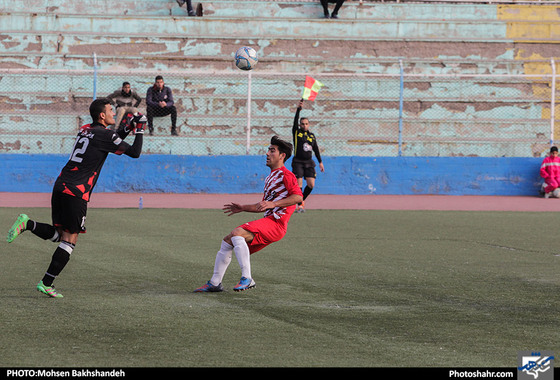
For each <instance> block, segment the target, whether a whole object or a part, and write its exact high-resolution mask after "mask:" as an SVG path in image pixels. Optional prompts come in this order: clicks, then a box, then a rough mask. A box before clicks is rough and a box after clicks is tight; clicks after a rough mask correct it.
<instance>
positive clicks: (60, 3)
mask: <svg viewBox="0 0 560 380" xmlns="http://www.w3.org/2000/svg"><path fill="white" fill-rule="evenodd" d="M199 2H200V3H202V4H203V6H204V17H207V18H284V19H312V18H323V9H322V7H321V5H320V3H319V1H318V0H307V1H306V0H299V1H262V0H261V1H258V0H257V1H255V0H213V1H197V0H193V5H194V6H196V4H197V3H199ZM330 7H331V8H332V7H333V6H332V5H331V6H330ZM411 9H413V14H414V15H415V17H417V18H422V19H434V18H439V19H465V18H468V17H471V18H473V19H495V18H496V7H495V6H493V5H491V4H451V3H436V4H426V3H421V2H417V3H406V4H405V3H380V2H376V1H367V0H366V1H364V2H363V3H362V4H360V3H359V2H358V1H351V0H348V1H346V3H345V4H344V6H343V8H342V9H341V11H340V14H339V16H340V17H341V19H343V20H348V19H371V20H374V19H387V18H391V19H400V18H406V17H409V16H410V14H411V12H410V10H411ZM458 9H459V10H460V9H468V12H461V11H457V10H458ZM0 11H2V12H16V13H17V12H29V13H46V12H48V13H54V14H58V15H64V14H66V15H68V14H92V13H94V12H95V13H98V14H105V15H111V16H131V17H135V16H187V12H186V7H185V6H182V7H179V6H178V4H177V3H176V2H175V1H172V0H151V1H141V0H140V1H139V0H136V1H133V0H120V1H119V2H118V5H115V4H114V3H111V2H107V1H105V0H82V1H73V0H18V1H16V2H14V1H13V0H0ZM469 15H472V16H469Z"/></svg>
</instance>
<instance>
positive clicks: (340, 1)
mask: <svg viewBox="0 0 560 380" xmlns="http://www.w3.org/2000/svg"><path fill="white" fill-rule="evenodd" d="M344 1H345V0H321V5H322V6H323V12H324V13H325V18H338V11H339V10H340V7H342V4H344ZM329 3H335V4H336V5H335V6H334V10H333V11H332V13H331V14H330V16H329Z"/></svg>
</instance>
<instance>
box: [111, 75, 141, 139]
mask: <svg viewBox="0 0 560 380" xmlns="http://www.w3.org/2000/svg"><path fill="white" fill-rule="evenodd" d="M107 98H108V99H110V100H111V101H112V102H113V104H114V105H116V111H117V118H116V119H115V129H117V128H118V126H119V125H121V120H122V118H123V116H124V115H126V114H127V113H131V114H133V115H136V114H138V106H139V105H140V103H141V102H142V98H141V97H140V96H139V95H138V94H137V93H136V91H132V90H131V89H130V83H128V82H123V84H122V88H121V89H120V90H116V91H115V92H113V93H112V94H111V95H109V96H107Z"/></svg>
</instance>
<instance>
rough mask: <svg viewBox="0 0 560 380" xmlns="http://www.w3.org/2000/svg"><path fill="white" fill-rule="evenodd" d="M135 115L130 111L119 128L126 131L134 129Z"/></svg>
mask: <svg viewBox="0 0 560 380" xmlns="http://www.w3.org/2000/svg"><path fill="white" fill-rule="evenodd" d="M134 117H135V116H134V115H133V114H132V113H130V112H128V113H127V114H126V115H124V116H123V118H122V120H121V123H120V125H119V129H120V130H123V131H124V132H125V133H129V132H131V131H132V130H133V129H134V125H133V121H134Z"/></svg>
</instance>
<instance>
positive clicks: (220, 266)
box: [210, 240, 233, 286]
mask: <svg viewBox="0 0 560 380" xmlns="http://www.w3.org/2000/svg"><path fill="white" fill-rule="evenodd" d="M232 255H233V246H232V245H231V244H229V243H226V242H225V241H223V240H222V244H221V246H220V250H219V251H218V253H217V254H216V261H215V262H214V273H213V275H212V278H211V279H210V283H212V285H216V286H217V285H220V284H221V283H222V279H223V278H224V275H225V273H226V270H227V268H228V266H229V264H230V263H231V257H232Z"/></svg>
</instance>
